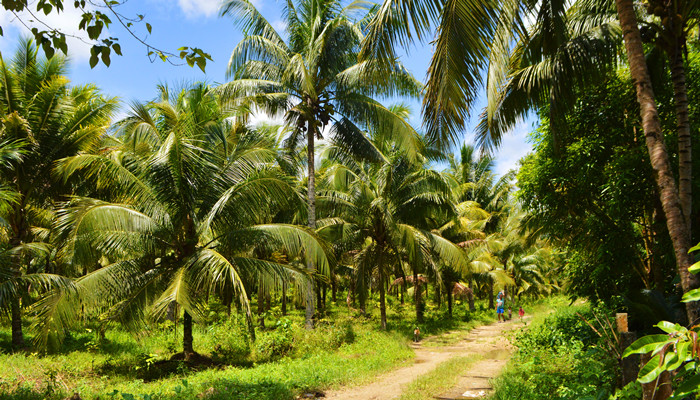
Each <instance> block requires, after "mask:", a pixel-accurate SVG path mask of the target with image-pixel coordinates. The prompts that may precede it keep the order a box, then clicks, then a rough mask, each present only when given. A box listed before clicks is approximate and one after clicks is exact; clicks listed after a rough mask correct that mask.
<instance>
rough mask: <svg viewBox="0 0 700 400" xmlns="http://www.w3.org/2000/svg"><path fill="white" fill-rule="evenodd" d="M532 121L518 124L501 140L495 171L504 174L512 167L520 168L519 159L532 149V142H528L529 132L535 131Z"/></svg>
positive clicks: (499, 174) (496, 153) (496, 154)
mask: <svg viewBox="0 0 700 400" xmlns="http://www.w3.org/2000/svg"><path fill="white" fill-rule="evenodd" d="M533 129H534V128H533V127H532V121H531V120H526V121H523V122H520V123H519V124H518V125H516V126H515V127H514V128H513V129H512V130H511V132H510V133H507V134H506V135H505V136H504V137H503V140H502V141H501V146H500V147H499V148H498V150H496V152H495V156H496V168H495V173H496V175H498V176H503V175H504V174H505V173H507V172H508V171H510V170H511V169H518V161H519V160H520V159H521V158H523V157H524V156H525V155H526V154H527V153H529V152H531V151H532V143H528V141H527V140H528V134H529V133H530V132H532V131H533Z"/></svg>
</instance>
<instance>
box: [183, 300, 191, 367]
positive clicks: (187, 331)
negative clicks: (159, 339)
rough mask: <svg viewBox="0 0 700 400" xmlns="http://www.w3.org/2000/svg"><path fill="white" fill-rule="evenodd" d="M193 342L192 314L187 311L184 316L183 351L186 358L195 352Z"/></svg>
mask: <svg viewBox="0 0 700 400" xmlns="http://www.w3.org/2000/svg"><path fill="white" fill-rule="evenodd" d="M193 342H194V339H193V338H192V316H191V315H190V314H189V313H188V312H187V311H185V313H184V315H183V317H182V352H183V353H185V359H187V358H188V357H189V356H190V355H191V354H194V348H193Z"/></svg>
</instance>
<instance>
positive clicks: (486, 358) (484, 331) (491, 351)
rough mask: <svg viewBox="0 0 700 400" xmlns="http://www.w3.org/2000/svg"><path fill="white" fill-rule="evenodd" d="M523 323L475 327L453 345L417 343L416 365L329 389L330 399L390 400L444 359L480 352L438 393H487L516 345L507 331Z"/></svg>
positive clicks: (457, 396) (463, 396)
mask: <svg viewBox="0 0 700 400" xmlns="http://www.w3.org/2000/svg"><path fill="white" fill-rule="evenodd" d="M522 326H523V325H522V324H521V323H520V322H516V321H515V320H513V321H509V322H506V323H493V324H490V325H484V326H480V327H478V328H474V329H472V330H471V331H470V332H469V334H468V335H467V337H466V338H465V339H463V340H461V341H460V342H458V343H455V344H453V345H450V346H440V347H434V346H429V345H425V346H424V345H423V343H420V344H417V345H413V348H414V349H415V352H416V358H415V361H414V363H413V365H409V366H407V367H403V368H399V369H397V370H394V371H391V372H388V373H386V374H383V375H380V376H378V377H377V378H376V380H375V381H374V382H372V383H370V384H368V385H364V386H355V387H345V388H341V389H339V390H331V391H328V392H326V397H325V398H326V399H328V400H389V399H395V398H398V397H399V396H401V394H402V393H403V388H405V387H406V386H407V385H409V384H410V383H411V382H413V381H414V380H415V379H416V378H418V377H419V376H421V375H423V374H425V373H428V372H430V371H432V370H433V369H434V368H435V367H437V366H438V365H439V364H440V363H442V362H444V361H447V360H449V359H450V358H452V357H457V356H466V355H469V354H478V355H481V356H482V359H481V360H480V361H478V362H477V363H475V364H474V365H473V366H472V367H471V368H470V369H469V371H467V373H466V374H465V375H463V376H462V377H460V379H459V381H458V383H457V385H456V386H455V387H454V388H453V389H452V390H450V391H448V392H446V393H444V394H442V395H440V396H437V398H439V399H470V398H479V397H483V396H484V395H485V394H486V393H487V392H488V391H489V390H490V385H489V379H491V378H494V377H496V376H498V374H499V373H500V371H501V369H502V368H503V367H504V366H505V364H506V362H507V361H508V358H509V357H510V354H511V353H512V351H513V348H512V346H511V345H510V343H509V342H508V340H507V339H506V338H505V336H504V335H503V333H504V332H505V331H508V330H511V329H517V328H519V327H522ZM440 337H441V336H436V337H432V338H428V339H426V341H425V342H439V341H440Z"/></svg>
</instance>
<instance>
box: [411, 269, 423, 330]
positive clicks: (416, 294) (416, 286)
mask: <svg viewBox="0 0 700 400" xmlns="http://www.w3.org/2000/svg"><path fill="white" fill-rule="evenodd" d="M413 301H414V303H415V305H416V321H418V322H423V305H422V304H421V303H422V298H421V293H420V282H419V281H418V271H416V269H415V268H414V269H413Z"/></svg>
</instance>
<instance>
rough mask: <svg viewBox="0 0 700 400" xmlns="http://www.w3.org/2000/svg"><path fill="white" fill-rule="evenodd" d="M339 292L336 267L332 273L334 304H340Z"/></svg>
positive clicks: (332, 297)
mask: <svg viewBox="0 0 700 400" xmlns="http://www.w3.org/2000/svg"><path fill="white" fill-rule="evenodd" d="M337 293H338V280H337V277H336V276H335V269H334V270H333V273H332V274H331V300H332V301H333V304H335V305H337V304H338V298H337Z"/></svg>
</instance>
